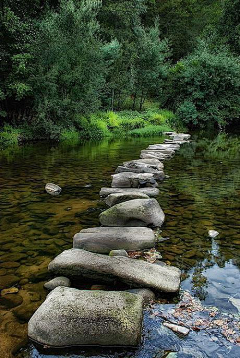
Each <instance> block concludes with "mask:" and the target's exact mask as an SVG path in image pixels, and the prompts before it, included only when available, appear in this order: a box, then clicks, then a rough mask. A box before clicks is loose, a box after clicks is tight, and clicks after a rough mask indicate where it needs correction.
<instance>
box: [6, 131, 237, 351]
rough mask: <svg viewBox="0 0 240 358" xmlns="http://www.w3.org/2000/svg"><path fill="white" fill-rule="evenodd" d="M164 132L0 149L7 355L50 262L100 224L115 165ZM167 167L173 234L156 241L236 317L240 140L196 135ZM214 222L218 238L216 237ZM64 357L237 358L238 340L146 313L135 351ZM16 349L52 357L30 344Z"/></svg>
mask: <svg viewBox="0 0 240 358" xmlns="http://www.w3.org/2000/svg"><path fill="white" fill-rule="evenodd" d="M162 140H163V138H159V137H158V138H147V139H146V138H145V139H143V138H141V139H129V140H105V141H101V142H98V143H96V142H95V143H93V142H88V143H86V144H82V145H79V146H75V147H70V146H66V145H65V146H63V145H49V144H37V145H36V144H35V145H25V146H23V147H21V148H12V149H11V150H9V149H8V150H3V151H1V152H0V229H1V231H0V289H3V288H7V287H17V288H18V289H19V292H18V293H15V294H8V295H5V296H2V297H1V298H0V325H1V328H0V343H1V344H0V357H1V358H5V357H7V356H8V354H9V356H10V352H11V353H15V352H17V351H18V349H19V348H20V347H21V346H23V345H24V344H25V343H26V332H27V323H26V322H27V321H28V319H29V318H30V317H31V315H32V314H33V312H34V311H35V310H36V309H37V307H38V306H39V305H40V304H41V302H42V301H43V300H44V298H45V297H46V294H47V292H46V291H45V290H44V288H43V283H44V282H45V281H46V280H47V279H48V278H49V276H48V273H47V265H48V263H49V262H50V260H51V259H53V258H54V257H55V256H56V255H57V254H59V253H60V252H62V251H63V250H65V249H68V248H70V247H71V246H72V237H73V235H74V234H75V233H76V232H78V231H80V230H81V229H83V228H87V227H91V226H98V225H99V223H98V215H99V213H100V212H101V210H103V209H104V208H105V206H104V204H103V203H102V202H101V201H100V200H99V190H100V188H101V187H103V186H109V185H110V175H111V174H112V173H113V172H114V170H115V168H116V167H117V165H118V164H120V163H122V162H123V161H125V160H131V159H137V158H138V157H139V153H140V150H141V149H144V148H146V147H147V145H149V144H154V143H159V142H161V141H162ZM165 173H166V174H168V175H169V176H170V178H169V179H167V180H165V181H164V183H162V184H160V195H159V197H158V200H159V203H160V205H161V207H162V208H163V210H164V212H165V214H166V222H165V224H164V226H163V228H162V230H163V232H162V236H163V237H169V238H170V239H169V240H167V241H164V242H163V243H161V244H160V245H159V251H160V252H161V254H162V256H163V260H164V261H165V262H167V264H172V265H176V266H178V267H180V268H181V269H182V271H183V273H184V274H183V282H182V286H181V287H182V289H183V290H189V291H190V292H191V293H192V294H193V295H195V296H196V297H198V298H200V299H201V300H202V303H203V304H204V305H211V306H216V307H218V308H219V309H221V310H222V312H226V313H228V314H230V315H232V317H233V318H234V319H235V318H236V317H237V315H238V314H239V312H238V310H239V309H240V280H239V268H240V222H239V221H240V220H239V219H240V210H239V209H240V140H239V139H238V137H236V136H228V135H225V134H220V135H218V136H217V137H214V138H202V137H201V136H198V137H196V138H193V141H192V142H191V143H190V144H185V145H184V146H183V147H182V148H181V150H180V151H179V152H177V153H176V155H175V157H174V158H172V159H171V160H169V161H166V162H165ZM47 182H54V183H56V184H58V185H60V186H61V187H62V188H63V191H62V194H61V195H60V196H58V197H52V196H49V195H48V194H47V193H45V191H44V186H45V184H46V183H47ZM210 229H214V230H217V231H218V232H219V233H220V234H219V236H217V237H216V238H215V239H210V238H209V237H208V230H210ZM86 288H88V287H86ZM164 300H165V301H164ZM164 300H163V301H162V302H166V303H167V304H166V307H171V305H170V304H169V302H168V300H167V298H166V297H165V298H164ZM175 300H176V298H175ZM162 304H163V303H161V304H158V305H156V306H155V308H153V309H160V308H161V307H162ZM169 352H172V353H169ZM175 352H178V353H175ZM67 355H68V356H72V357H79V358H83V357H91V358H95V357H105V358H113V357H114V358H115V357H119V358H120V357H135V358H142V357H149V358H153V357H156V358H161V357H168V358H174V357H212V358H215V357H216V358H218V357H219V358H221V357H230V358H237V357H240V347H239V346H237V345H235V344H234V343H231V342H229V341H227V340H223V339H220V338H219V339H218V340H216V339H214V340H213V339H211V338H209V335H208V334H207V332H206V331H201V332H191V333H190V334H189V336H188V337H187V338H180V337H178V336H177V335H176V334H174V333H172V332H170V331H169V330H168V329H167V328H164V327H163V326H162V325H161V322H160V321H159V320H158V319H156V318H154V315H152V312H150V311H147V312H146V314H145V322H144V337H143V344H142V346H141V347H140V348H139V349H138V350H137V351H119V352H118V351H116V350H107V351H106V350H100V351H96V350H94V351H93V350H87V351H80V350H79V351H78V352H77V353H76V354H74V353H69V354H67ZM17 356H18V357H24V358H33V357H35V358H37V357H39V358H40V357H41V358H43V357H46V356H45V355H43V354H41V353H39V352H38V351H37V349H36V348H34V347H33V346H31V345H29V346H27V348H24V349H23V350H21V351H20V353H17ZM62 356H63V355H62V354H59V355H58V357H62ZM48 357H51V355H50V356H48Z"/></svg>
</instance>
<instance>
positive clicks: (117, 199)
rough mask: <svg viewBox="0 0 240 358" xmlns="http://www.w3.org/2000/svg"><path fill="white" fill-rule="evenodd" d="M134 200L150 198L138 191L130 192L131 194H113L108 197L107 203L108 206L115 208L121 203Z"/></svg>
mask: <svg viewBox="0 0 240 358" xmlns="http://www.w3.org/2000/svg"><path fill="white" fill-rule="evenodd" d="M133 199H149V196H148V195H146V194H144V193H141V192H138V193H136V191H133V192H129V193H126V194H124V193H113V194H110V195H108V196H107V198H106V199H105V203H106V204H107V205H108V206H110V207H111V206H113V205H116V204H119V203H123V202H124V201H128V200H133Z"/></svg>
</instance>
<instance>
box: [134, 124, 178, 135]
mask: <svg viewBox="0 0 240 358" xmlns="http://www.w3.org/2000/svg"><path fill="white" fill-rule="evenodd" d="M171 130H172V128H171V127H170V126H168V125H167V124H163V125H148V126H146V127H144V128H139V129H133V130H132V131H130V132H128V135H130V136H132V137H151V136H157V135H161V134H163V132H168V131H171Z"/></svg>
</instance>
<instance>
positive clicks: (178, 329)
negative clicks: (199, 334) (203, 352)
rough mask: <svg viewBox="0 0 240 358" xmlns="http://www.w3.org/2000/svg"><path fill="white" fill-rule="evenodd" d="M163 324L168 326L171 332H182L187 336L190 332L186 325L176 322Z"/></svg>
mask: <svg viewBox="0 0 240 358" xmlns="http://www.w3.org/2000/svg"><path fill="white" fill-rule="evenodd" d="M163 325H164V326H165V327H167V328H170V329H171V330H172V331H173V332H176V333H180V334H183V335H184V336H187V335H188V333H189V332H190V329H189V328H187V327H183V326H179V325H177V324H173V323H170V322H163Z"/></svg>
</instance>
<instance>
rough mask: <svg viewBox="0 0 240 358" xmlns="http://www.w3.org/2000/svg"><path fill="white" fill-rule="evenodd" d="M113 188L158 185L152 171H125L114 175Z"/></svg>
mask: <svg viewBox="0 0 240 358" xmlns="http://www.w3.org/2000/svg"><path fill="white" fill-rule="evenodd" d="M111 186H112V187H113V188H139V187H145V186H146V187H153V188H154V187H156V186H158V184H157V182H156V180H155V179H154V176H153V174H151V173H141V174H138V173H132V172H129V173H128V172H123V173H118V174H114V175H112V185H111Z"/></svg>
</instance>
